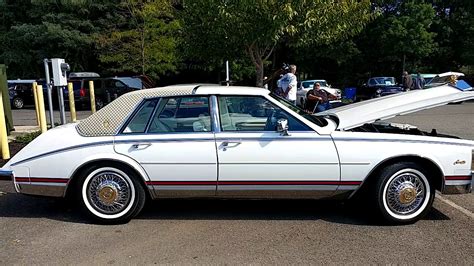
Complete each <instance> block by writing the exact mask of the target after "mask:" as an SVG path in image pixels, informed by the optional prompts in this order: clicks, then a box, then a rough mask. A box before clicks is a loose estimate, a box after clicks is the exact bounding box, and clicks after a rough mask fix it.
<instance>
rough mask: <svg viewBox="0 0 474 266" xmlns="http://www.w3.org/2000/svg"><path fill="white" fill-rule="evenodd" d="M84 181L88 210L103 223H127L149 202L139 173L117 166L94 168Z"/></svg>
mask: <svg viewBox="0 0 474 266" xmlns="http://www.w3.org/2000/svg"><path fill="white" fill-rule="evenodd" d="M85 176H86V177H85V178H84V179H83V180H82V182H80V198H81V203H82V205H83V207H84V210H85V211H86V212H87V213H88V214H90V215H91V216H92V217H93V218H94V219H96V220H97V221H99V222H103V223H125V222H128V221H130V219H132V218H133V217H134V216H136V215H137V214H138V213H139V212H140V211H141V210H142V209H143V206H144V204H145V198H146V196H145V190H144V188H143V186H142V185H141V184H140V183H139V182H138V181H137V178H136V176H135V174H133V173H132V172H131V171H126V170H125V169H119V168H116V167H99V168H91V169H90V170H89V171H86V175H85Z"/></svg>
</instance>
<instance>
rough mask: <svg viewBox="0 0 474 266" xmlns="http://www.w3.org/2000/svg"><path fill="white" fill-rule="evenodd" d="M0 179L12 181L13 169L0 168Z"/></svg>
mask: <svg viewBox="0 0 474 266" xmlns="http://www.w3.org/2000/svg"><path fill="white" fill-rule="evenodd" d="M0 181H13V171H10V170H0Z"/></svg>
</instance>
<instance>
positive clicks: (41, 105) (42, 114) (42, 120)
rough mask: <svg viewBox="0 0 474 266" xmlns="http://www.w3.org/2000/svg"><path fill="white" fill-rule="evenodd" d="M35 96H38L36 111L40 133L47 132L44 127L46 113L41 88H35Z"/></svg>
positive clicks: (39, 86)
mask: <svg viewBox="0 0 474 266" xmlns="http://www.w3.org/2000/svg"><path fill="white" fill-rule="evenodd" d="M36 94H37V95H38V109H39V118H40V128H41V133H44V132H46V131H47V130H48V128H47V127H46V113H45V112H44V98H43V86H41V85H38V86H36Z"/></svg>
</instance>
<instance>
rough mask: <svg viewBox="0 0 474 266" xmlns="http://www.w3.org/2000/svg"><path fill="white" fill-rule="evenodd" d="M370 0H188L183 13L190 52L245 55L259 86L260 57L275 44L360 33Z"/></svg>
mask: <svg viewBox="0 0 474 266" xmlns="http://www.w3.org/2000/svg"><path fill="white" fill-rule="evenodd" d="M369 7H370V2H369V1H366V0H364V1H355V0H342V1H325V0H316V1H310V0H295V1H289V0H287V1H279V0H242V1H228V0H194V1H192V0H190V1H186V2H185V6H184V10H183V12H182V19H183V21H184V30H183V32H184V38H185V41H186V44H187V47H188V51H189V55H190V56H192V57H195V58H198V59H204V60H206V59H208V58H210V59H211V60H213V61H219V60H221V61H222V60H225V59H227V58H235V57H239V56H242V54H243V53H245V54H246V55H247V56H248V58H250V60H251V61H252V63H253V64H254V66H255V70H256V84H257V86H262V84H263V73H264V66H265V61H266V60H267V59H269V57H270V55H271V54H272V53H273V51H274V49H275V47H276V46H277V45H278V44H279V43H285V44H287V45H289V46H293V47H304V46H307V45H314V44H327V43H330V42H334V41H336V40H339V39H343V38H346V37H348V36H352V35H354V34H357V33H358V32H360V31H361V30H362V29H363V27H364V25H365V24H366V23H367V22H368V21H369V20H370V19H371V17H372V16H371V13H370V9H369Z"/></svg>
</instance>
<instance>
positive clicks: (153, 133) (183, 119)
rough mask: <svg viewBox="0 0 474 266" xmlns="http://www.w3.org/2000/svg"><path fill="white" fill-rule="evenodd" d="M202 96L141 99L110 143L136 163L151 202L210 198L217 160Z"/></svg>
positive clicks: (207, 112)
mask: <svg viewBox="0 0 474 266" xmlns="http://www.w3.org/2000/svg"><path fill="white" fill-rule="evenodd" d="M209 114H210V111H209V100H208V97H170V98H161V99H149V100H146V101H145V102H144V103H143V105H142V106H141V107H140V109H139V110H138V111H137V112H136V113H135V114H134V115H133V117H132V118H131V119H130V122H129V123H128V124H127V125H126V126H125V127H124V128H123V130H122V133H121V134H120V135H118V136H117V137H116V138H115V150H116V152H117V153H121V154H124V155H127V156H129V157H131V158H133V159H134V160H136V161H137V162H139V163H140V164H141V165H142V167H143V168H144V169H145V171H146V172H147V174H148V177H149V182H148V183H147V184H148V186H149V187H150V188H152V189H153V190H154V191H155V195H156V196H157V197H173V196H177V197H187V196H190V197H193V196H214V195H215V192H216V185H217V156H216V146H215V140H214V134H213V132H212V130H211V122H210V115H209Z"/></svg>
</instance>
